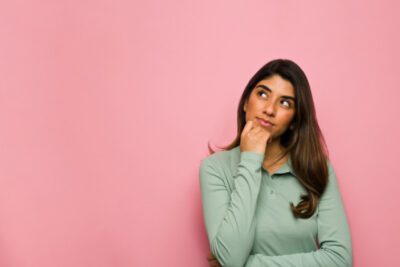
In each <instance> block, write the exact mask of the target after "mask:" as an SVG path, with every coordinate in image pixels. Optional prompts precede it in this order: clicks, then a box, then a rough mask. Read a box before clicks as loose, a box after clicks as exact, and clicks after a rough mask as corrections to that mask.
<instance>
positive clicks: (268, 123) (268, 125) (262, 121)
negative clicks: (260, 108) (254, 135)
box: [257, 118, 273, 127]
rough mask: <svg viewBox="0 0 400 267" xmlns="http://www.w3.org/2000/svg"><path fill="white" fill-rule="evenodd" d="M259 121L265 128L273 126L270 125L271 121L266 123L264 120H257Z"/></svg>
mask: <svg viewBox="0 0 400 267" xmlns="http://www.w3.org/2000/svg"><path fill="white" fill-rule="evenodd" d="M257 120H258V121H259V122H260V124H261V125H263V126H265V127H272V126H273V124H272V123H270V122H269V121H265V120H263V119H260V118H257Z"/></svg>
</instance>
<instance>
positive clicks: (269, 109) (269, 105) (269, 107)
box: [264, 100, 275, 116]
mask: <svg viewBox="0 0 400 267" xmlns="http://www.w3.org/2000/svg"><path fill="white" fill-rule="evenodd" d="M264 111H265V112H266V113H267V114H268V115H269V116H273V115H274V114H275V105H274V102H273V101H271V100H270V101H267V102H266V103H265V107H264Z"/></svg>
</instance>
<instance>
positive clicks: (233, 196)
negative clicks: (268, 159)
mask: <svg viewBox="0 0 400 267" xmlns="http://www.w3.org/2000/svg"><path fill="white" fill-rule="evenodd" d="M263 160H264V155H262V154H260V153H256V152H251V151H244V152H240V160H239V163H238V169H237V174H236V175H235V177H233V179H234V180H233V187H234V188H233V189H232V193H229V192H230V191H228V188H227V184H226V182H224V179H223V176H222V173H221V170H220V168H218V167H217V166H215V165H214V164H215V163H214V161H211V160H209V159H208V158H206V159H204V160H203V161H202V162H201V165H200V187H201V194H202V203H203V214H204V220H205V226H206V230H207V235H208V240H209V242H210V248H211V251H212V254H213V255H214V256H215V257H216V259H217V260H218V261H219V263H220V264H221V265H222V266H229V267H236V266H237V267H243V265H244V264H245V262H246V260H247V258H248V256H249V254H250V251H251V248H252V246H253V243H254V234H255V220H254V215H255V211H256V206H257V198H258V194H259V191H260V185H261V178H262V172H261V166H262V162H263Z"/></svg>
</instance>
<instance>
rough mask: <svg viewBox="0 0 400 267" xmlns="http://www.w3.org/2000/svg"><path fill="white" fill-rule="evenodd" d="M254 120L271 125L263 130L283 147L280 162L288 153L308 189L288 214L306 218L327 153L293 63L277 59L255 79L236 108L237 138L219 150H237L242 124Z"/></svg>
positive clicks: (323, 178)
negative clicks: (270, 123) (267, 130)
mask: <svg viewBox="0 0 400 267" xmlns="http://www.w3.org/2000/svg"><path fill="white" fill-rule="evenodd" d="M268 89H270V91H269V90H268ZM255 118H261V119H267V120H270V121H271V122H272V123H275V125H273V126H272V127H270V126H267V128H269V129H270V130H271V134H272V138H273V139H274V138H275V140H279V142H280V144H281V145H282V147H284V148H285V153H284V154H283V155H282V157H281V158H283V157H284V156H285V155H286V154H290V159H291V163H292V168H293V169H294V171H295V173H296V177H297V178H298V180H299V181H300V183H301V184H302V185H303V186H304V187H305V188H306V189H307V195H305V196H303V197H302V199H303V201H302V202H300V203H299V204H298V205H297V207H294V206H293V205H291V209H292V211H293V213H294V215H295V216H298V217H303V218H307V217H310V216H311V215H312V214H313V213H314V211H315V210H316V206H317V203H318V200H319V197H320V196H321V194H322V192H323V191H324V189H325V186H326V184H327V179H328V167H327V161H326V160H327V158H328V150H327V147H326V144H325V140H324V138H323V135H322V132H321V130H320V128H319V125H318V121H317V118H316V112H315V107H314V101H313V98H312V93H311V89H310V85H309V82H308V80H307V77H306V75H305V74H304V72H303V70H302V69H301V68H300V67H299V66H298V65H297V64H296V63H294V62H293V61H291V60H288V59H275V60H272V61H270V62H268V63H266V64H265V65H264V66H262V67H261V68H260V69H259V70H258V71H257V72H256V73H255V74H254V75H253V77H252V78H251V79H250V81H249V82H248V83H247V85H246V87H245V89H244V91H243V93H242V96H241V98H240V101H239V105H238V108H237V126H238V127H237V135H236V138H235V139H234V141H233V142H232V143H231V144H230V145H228V146H226V147H222V149H224V150H230V149H232V148H234V147H236V146H239V145H240V139H241V133H242V131H243V128H244V126H245V125H246V121H247V120H249V119H255ZM273 141H274V140H273ZM208 148H209V151H210V153H211V154H212V153H214V152H215V151H214V150H212V148H211V147H210V145H208Z"/></svg>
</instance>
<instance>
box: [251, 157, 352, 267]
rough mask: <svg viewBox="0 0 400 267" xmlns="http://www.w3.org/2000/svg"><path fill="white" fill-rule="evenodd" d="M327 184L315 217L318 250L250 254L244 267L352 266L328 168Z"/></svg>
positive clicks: (345, 224) (341, 211)
mask: <svg viewBox="0 0 400 267" xmlns="http://www.w3.org/2000/svg"><path fill="white" fill-rule="evenodd" d="M328 166H329V181H328V186H327V188H326V191H325V192H324V193H323V195H322V197H321V200H320V203H319V206H318V210H319V212H318V215H317V224H318V240H319V246H320V248H319V249H318V250H316V251H312V252H307V253H295V254H290V255H279V256H267V255H264V254H252V255H250V256H249V258H248V259H247V262H246V264H245V267H292V266H293V267H348V266H350V267H351V266H352V261H353V260H352V244H351V237H350V230H349V225H348V221H347V217H346V213H345V209H344V206H343V202H342V198H341V194H340V191H339V188H338V184H337V180H336V174H335V172H334V170H333V168H332V166H331V165H330V163H328Z"/></svg>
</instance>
